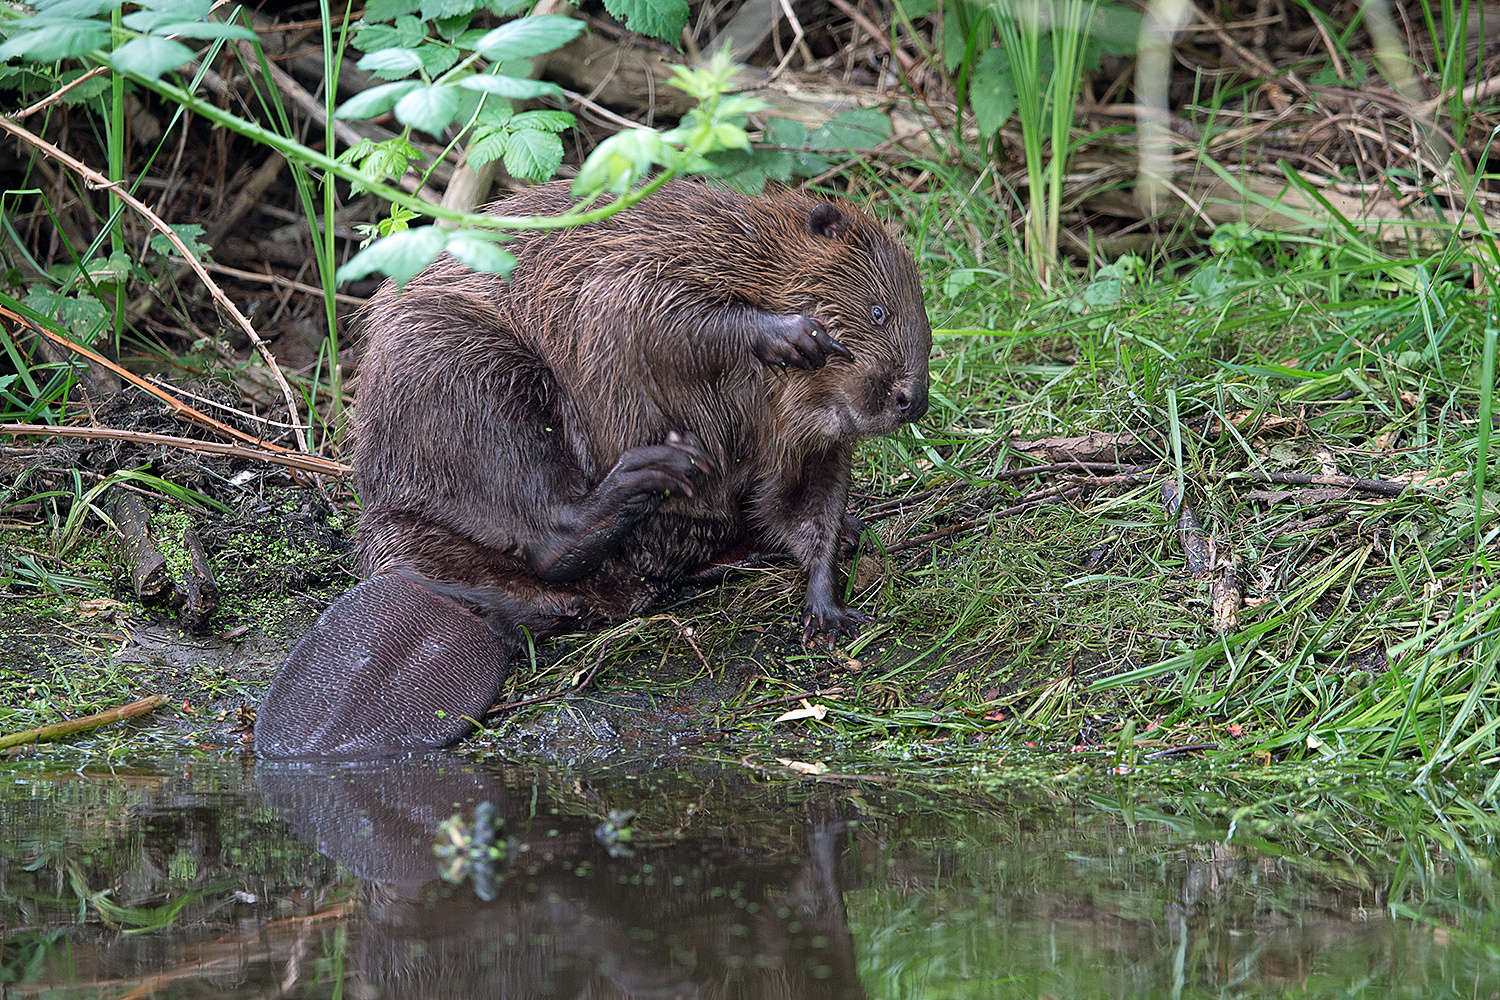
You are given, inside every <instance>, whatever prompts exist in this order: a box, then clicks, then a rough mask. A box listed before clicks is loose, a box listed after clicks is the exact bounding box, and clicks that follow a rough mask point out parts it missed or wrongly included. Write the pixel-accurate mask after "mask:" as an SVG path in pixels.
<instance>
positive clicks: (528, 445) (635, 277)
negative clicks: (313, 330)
mask: <svg viewBox="0 0 1500 1000" xmlns="http://www.w3.org/2000/svg"><path fill="white" fill-rule="evenodd" d="M571 204H572V200H571V198H570V196H569V193H568V187H567V185H566V183H555V184H549V185H544V186H541V187H537V188H534V189H532V190H530V191H528V192H526V193H523V194H520V195H517V196H515V197H512V198H508V199H505V200H502V201H499V202H496V203H493V204H491V205H490V206H488V207H487V208H488V210H489V211H491V212H494V213H497V214H504V215H513V216H514V215H536V216H546V215H557V214H561V213H562V212H564V211H565V210H566V209H567V208H569V207H570V206H571ZM508 248H509V249H510V250H511V251H512V252H513V253H514V254H515V257H516V265H515V268H514V270H513V271H512V272H511V273H510V275H509V278H508V280H507V279H505V278H501V277H499V276H497V275H495V274H487V273H478V272H473V271H470V270H468V269H467V268H466V267H464V266H463V265H462V264H460V263H459V262H457V261H455V260H452V259H451V258H447V257H444V258H440V259H439V260H438V261H437V262H436V263H434V264H432V265H431V266H430V267H428V268H427V269H426V270H425V271H424V272H422V273H421V274H420V275H418V276H417V277H416V278H414V279H413V280H412V281H411V282H410V283H408V284H407V285H406V287H405V288H404V289H402V290H399V291H398V289H397V288H396V287H395V285H394V284H393V283H390V282H387V283H386V285H384V286H383V287H382V288H381V289H380V291H379V292H377V293H376V295H375V296H374V297H373V299H372V300H371V302H370V303H369V305H368V306H367V307H366V309H365V311H364V313H363V316H362V319H361V321H360V327H361V331H362V334H363V337H364V339H365V347H364V356H363V360H362V363H361V367H360V375H359V387H358V393H357V397H356V401H355V403H356V405H355V410H356V415H355V420H354V462H355V484H356V487H357V489H358V492H359V494H360V497H361V500H362V503H363V513H362V515H361V517H360V523H359V528H358V530H357V533H356V546H357V549H358V552H359V559H360V566H361V573H362V575H364V576H366V577H369V578H370V579H369V580H367V582H366V583H363V584H361V585H360V586H359V587H356V588H355V589H354V590H352V591H350V592H349V594H347V595H345V597H344V598H341V599H340V601H339V602H338V603H336V604H335V605H334V607H333V608H330V609H329V616H325V618H327V625H325V624H324V621H323V620H320V622H319V624H318V625H317V626H316V627H315V628H314V632H315V633H319V632H323V633H328V634H327V635H320V636H319V637H318V639H317V640H316V641H314V640H313V638H312V637H309V639H308V640H304V644H307V643H312V645H311V646H309V649H308V652H307V654H306V655H304V656H299V655H298V654H299V652H300V651H301V649H302V647H301V646H299V647H298V651H296V652H294V653H293V656H292V657H291V659H289V661H288V663H287V665H286V666H285V667H284V668H283V670H282V674H281V675H280V676H278V678H277V681H276V685H277V686H279V687H280V690H277V691H275V692H274V693H275V694H276V695H277V701H278V703H281V702H282V701H283V700H285V699H291V700H295V699H296V698H298V697H301V695H300V694H299V692H307V694H308V697H309V698H311V695H312V693H313V692H314V691H322V690H333V691H341V692H350V694H349V695H348V697H352V698H358V699H364V698H367V697H373V692H374V691H377V690H388V691H389V692H390V695H389V701H382V704H383V705H388V707H386V708H382V709H380V710H378V711H377V710H376V709H374V708H371V707H369V706H364V707H361V708H359V709H358V710H355V709H353V708H352V707H351V708H350V709H349V710H348V711H345V712H343V714H342V715H340V718H341V719H343V720H344V721H343V722H341V723H339V724H337V725H333V726H332V727H331V728H326V727H325V728H320V729H319V730H318V732H317V733H316V734H314V733H311V732H310V731H308V729H307V723H306V722H301V721H298V722H290V723H289V722H288V721H287V720H286V719H285V718H276V719H272V718H269V717H268V712H267V710H266V708H263V709H262V712H261V715H262V718H263V721H262V723H261V725H262V726H270V727H274V728H275V729H276V730H277V731H278V732H277V735H276V737H275V738H274V740H271V741H268V743H267V746H273V747H283V746H292V745H295V746H297V747H299V748H300V749H299V751H298V752H300V753H307V754H315V753H319V752H323V753H331V752H334V748H335V747H337V748H343V749H348V748H350V747H353V748H354V749H362V750H370V751H378V750H382V749H389V748H393V747H405V746H407V745H408V744H409V743H410V742H411V741H412V740H413V739H415V740H417V741H418V742H423V743H424V744H425V745H434V746H439V745H446V744H449V743H452V742H455V741H456V740H457V739H459V738H462V736H464V735H467V732H468V731H469V729H470V728H471V726H470V724H469V723H468V722H466V721H464V718H463V717H462V716H464V715H473V714H474V713H472V712H469V711H468V710H467V708H466V709H465V711H464V712H463V713H459V714H458V715H455V713H452V712H448V713H446V715H445V721H446V724H445V725H442V726H438V727H436V729H434V728H433V727H432V726H431V725H430V722H431V720H430V719H427V718H424V719H423V720H422V721H421V723H420V724H416V723H414V722H413V721H411V719H410V715H411V713H414V712H421V711H426V709H422V708H420V707H418V706H416V705H413V706H412V707H410V708H408V707H407V706H406V705H405V704H404V703H403V702H404V701H406V700H407V699H409V698H411V697H412V692H413V691H416V692H424V693H425V692H430V691H431V690H436V689H441V688H444V687H445V686H452V685H455V684H457V685H460V686H462V687H463V688H464V689H465V692H466V694H467V695H469V696H470V700H469V701H467V702H465V703H464V704H465V705H466V706H473V705H477V704H478V703H479V702H483V701H484V699H485V697H487V696H489V693H490V692H491V690H492V689H493V688H494V687H495V684H492V683H490V682H491V681H492V680H494V681H495V683H498V681H499V680H501V679H503V677H504V673H505V668H504V666H503V663H504V660H505V659H506V657H507V656H508V655H509V652H510V650H512V649H514V648H515V642H516V641H517V640H516V638H515V637H516V636H517V635H518V634H519V629H522V628H524V629H525V630H526V631H528V632H530V633H531V635H532V636H540V635H545V634H547V633H549V632H555V631H558V630H560V629H562V628H564V627H578V626H581V625H586V624H589V623H591V622H594V621H599V620H613V619H619V618H622V617H628V616H630V615H633V614H637V613H639V612H641V611H642V610H644V609H645V608H647V607H649V606H650V605H651V603H652V602H653V601H655V600H656V599H657V598H658V597H660V596H661V595H662V594H663V593H665V592H666V591H667V590H669V589H671V588H673V587H675V586H678V585H680V584H682V583H683V582H685V581H703V580H707V579H711V578H714V577H716V576H717V575H721V574H722V569H723V567H724V566H726V565H730V564H733V563H735V562H737V561H741V560H745V559H754V558H759V557H763V556H768V555H781V556H791V557H793V558H795V559H796V560H797V562H798V563H799V564H800V565H801V567H802V568H803V569H804V571H805V572H806V573H807V578H808V583H807V591H806V600H805V604H804V610H803V634H804V639H805V640H808V641H810V640H812V639H813V638H814V637H827V638H828V639H829V640H830V641H832V640H834V639H836V637H838V636H853V635H855V634H857V632H858V629H859V625H860V623H861V622H862V621H864V620H865V616H864V615H863V614H862V613H861V612H859V611H857V610H855V609H852V608H849V607H846V606H845V605H844V603H843V600H842V593H843V590H844V576H843V573H842V571H841V570H840V568H839V562H838V557H839V550H840V545H841V541H847V539H848V538H849V536H850V535H851V534H857V532H858V529H859V524H858V522H857V521H855V520H854V519H852V518H850V517H849V516H848V515H847V514H846V513H845V505H846V501H847V498H848V492H849V479H850V464H851V459H852V454H853V448H854V444H855V442H856V441H858V440H859V439H861V438H865V437H871V436H877V435H884V434H889V433H891V432H893V431H895V430H896V429H897V428H898V427H900V426H901V425H902V424H904V423H907V422H910V421H914V420H917V419H919V418H920V417H921V416H922V415H923V414H924V413H925V412H926V410H927V395H928V355H929V353H930V352H931V346H932V330H931V327H930V325H929V323H928V319H927V314H926V310H925V308H924V306H923V302H922V291H921V284H920V280H919V277H918V274H917V268H916V263H915V261H914V260H913V259H912V256H911V253H910V252H909V251H908V250H907V249H906V247H905V246H903V245H902V244H901V243H900V242H899V241H898V240H897V239H895V238H894V237H893V236H891V235H890V234H889V233H888V232H887V231H886V230H885V229H884V228H883V227H882V226H881V225H880V224H879V223H877V222H875V221H874V220H873V219H871V218H870V217H869V216H868V215H866V214H864V213H863V212H861V211H860V210H859V209H857V208H855V207H854V206H852V205H851V204H849V203H847V202H844V201H841V200H830V199H823V198H817V197H813V196H811V195H808V194H804V193H798V192H794V191H782V192H778V193H774V194H770V195H766V196H761V197H748V196H745V195H742V194H738V193H735V192H733V191H730V190H727V189H723V188H719V187H715V186H711V185H709V184H707V183H702V182H693V181H675V182H673V183H670V184H668V185H666V186H664V187H663V188H662V189H661V190H659V191H657V192H655V193H653V194H652V195H651V196H650V197H648V198H646V199H645V200H644V201H642V202H641V203H639V204H638V205H636V206H633V207H631V208H630V209H628V210H626V211H625V212H622V213H620V214H619V215H615V216H612V217H610V218H609V219H607V220H604V221H600V222H594V223H591V224H588V225H585V226H582V227H578V228H573V229H554V230H534V231H529V232H523V233H520V234H518V235H517V236H515V238H514V239H513V241H512V242H511V243H509V244H508ZM398 573H399V574H402V575H401V576H400V580H401V581H402V582H401V583H400V584H399V585H398V584H389V585H387V586H389V587H392V588H394V587H397V586H399V587H400V588H402V593H403V595H404V598H403V599H404V600H408V601H421V600H424V598H422V596H421V595H422V593H424V592H425V593H429V594H431V595H433V596H432V597H431V599H430V601H429V605H430V606H429V607H428V608H426V609H425V610H424V611H423V612H421V613H420V614H416V615H415V617H414V618H413V619H412V622H413V624H410V625H405V624H398V622H397V618H398V617H399V615H411V614H413V612H412V611H411V610H410V609H409V608H408V607H407V605H405V604H403V605H401V606H399V607H398V606H397V605H396V604H394V603H393V604H390V605H387V603H386V602H387V601H388V600H389V595H388V594H387V593H386V592H385V591H377V590H375V589H370V590H364V591H362V588H370V587H372V584H373V582H374V581H376V580H379V579H381V578H383V577H384V576H387V575H391V574H398ZM406 588H414V589H410V590H408V589H406ZM496 595H504V598H503V600H502V599H498V598H497V596H496ZM444 602H446V603H444ZM341 605H342V606H341ZM335 609H337V610H335ZM457 622H462V623H463V625H462V627H461V628H458V632H459V633H462V634H463V635H465V636H469V637H470V638H472V639H474V640H475V641H477V640H478V639H480V638H484V639H487V640H488V643H487V645H486V647H485V650H484V653H483V655H482V656H481V657H480V660H482V662H483V664H484V665H483V667H482V668H480V672H481V673H482V674H483V676H482V677H477V676H473V671H472V670H471V671H470V673H469V674H464V673H462V672H461V671H458V670H451V669H448V668H447V667H446V666H445V664H448V663H450V662H451V659H452V657H451V656H450V654H445V653H434V654H432V655H431V656H430V657H429V658H426V659H420V660H419V659H413V658H412V657H413V656H414V654H412V653H409V652H407V651H406V650H407V649H408V647H412V648H415V647H417V646H420V645H421V641H420V640H421V638H422V637H423V636H424V635H430V636H431V638H432V639H433V641H434V642H441V641H446V640H445V639H444V637H440V636H438V635H437V630H438V629H439V628H440V627H441V628H443V629H449V628H455V627H457V626H456V624H455V623H457ZM478 623H483V624H484V625H485V626H487V628H488V630H489V631H488V634H486V633H485V631H484V629H483V628H480V626H479V624H478ZM393 628H396V629H397V631H399V632H400V633H401V634H400V637H399V641H396V642H394V644H393V643H392V642H386V641H384V640H382V639H377V638H376V637H377V636H384V635H386V634H387V633H389V632H390V631H391V630H392V629H393ZM423 655H424V656H426V654H423ZM454 655H456V654H454ZM356 675H358V676H356ZM367 675H369V676H367ZM397 676H399V677H400V678H401V681H402V683H401V684H400V685H396V684H393V683H391V681H392V680H394V679H395V678H396V677H397ZM283 680H285V684H283ZM407 684H414V685H415V687H407V686H406V685H407ZM355 691H358V692H359V693H358V695H354V694H353V692H355ZM459 700H460V701H461V700H462V699H459ZM268 702H269V699H268ZM456 703H457V702H455V704H456ZM382 713H384V714H383V715H382ZM355 725H357V726H359V727H362V728H360V729H359V730H358V731H355V730H354V729H353V728H352V727H354V726H355ZM289 730H290V731H289ZM260 752H262V753H263V754H265V753H266V752H267V751H266V748H265V747H262V748H260ZM340 752H342V751H340ZM273 753H275V754H276V755H287V754H283V753H281V752H280V751H278V750H273Z"/></svg>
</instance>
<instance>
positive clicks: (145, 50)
mask: <svg viewBox="0 0 1500 1000" xmlns="http://www.w3.org/2000/svg"><path fill="white" fill-rule="evenodd" d="M192 60H193V50H192V49H190V48H188V47H187V46H186V45H183V44H182V43H181V42H174V41H172V40H171V39H170V38H157V37H156V36H155V35H142V36H141V37H140V38H132V39H131V40H130V41H128V42H126V43H125V44H124V45H122V46H120V47H119V48H118V49H115V51H114V52H112V53H111V54H110V57H109V64H110V65H111V66H113V67H114V68H115V69H117V70H119V71H120V72H122V73H138V74H140V75H141V76H144V77H147V78H149V79H152V80H154V79H156V78H157V77H159V76H161V75H162V74H163V73H167V72H170V71H172V70H174V69H176V68H177V67H178V66H181V65H182V64H183V63H186V62H191V61H192Z"/></svg>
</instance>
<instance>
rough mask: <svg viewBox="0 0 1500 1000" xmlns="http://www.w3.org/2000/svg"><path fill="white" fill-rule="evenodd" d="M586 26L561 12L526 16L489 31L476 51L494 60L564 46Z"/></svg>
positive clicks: (497, 60)
mask: <svg viewBox="0 0 1500 1000" xmlns="http://www.w3.org/2000/svg"><path fill="white" fill-rule="evenodd" d="M582 30H583V22H582V21H579V20H576V19H574V18H571V17H563V16H562V15H560V14H542V15H539V16H537V17H522V18H517V19H516V20H514V21H510V22H508V23H506V24H502V25H500V27H498V28H496V29H495V30H494V31H491V32H489V33H488V34H486V35H485V36H484V37H483V38H481V39H480V40H479V41H478V42H477V43H476V44H475V45H474V51H476V52H478V53H479V54H480V55H482V56H484V57H485V58H486V59H488V60H489V61H490V62H504V61H505V60H507V59H524V58H526V57H527V56H538V55H541V54H542V53H543V52H551V51H552V50H553V49H557V48H561V47H562V46H564V45H566V44H568V43H569V42H571V41H572V40H573V39H575V38H577V37H578V33H579V32H580V31H582Z"/></svg>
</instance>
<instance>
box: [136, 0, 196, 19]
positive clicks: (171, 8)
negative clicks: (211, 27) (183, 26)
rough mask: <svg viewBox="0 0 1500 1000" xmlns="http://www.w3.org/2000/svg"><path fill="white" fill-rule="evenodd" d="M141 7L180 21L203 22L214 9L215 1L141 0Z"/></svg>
mask: <svg viewBox="0 0 1500 1000" xmlns="http://www.w3.org/2000/svg"><path fill="white" fill-rule="evenodd" d="M140 6H141V7H143V8H145V9H146V10H155V11H161V12H162V13H164V14H170V15H172V16H173V17H175V18H177V19H178V20H179V21H201V20H203V19H204V18H206V17H207V16H208V13H209V11H211V10H213V9H214V5H213V0H141V3H140Z"/></svg>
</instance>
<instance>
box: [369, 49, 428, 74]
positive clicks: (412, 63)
mask: <svg viewBox="0 0 1500 1000" xmlns="http://www.w3.org/2000/svg"><path fill="white" fill-rule="evenodd" d="M355 66H357V67H358V68H359V69H362V70H364V71H365V72H366V73H379V74H381V75H382V76H383V77H384V78H385V79H391V78H393V77H397V76H408V75H410V74H412V73H415V72H416V71H417V70H419V69H421V68H422V57H421V56H419V55H417V53H416V52H415V51H414V50H412V49H378V50H376V51H374V52H371V53H370V54H369V55H367V56H365V57H364V58H363V59H361V60H360V61H359V62H357V63H355Z"/></svg>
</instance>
